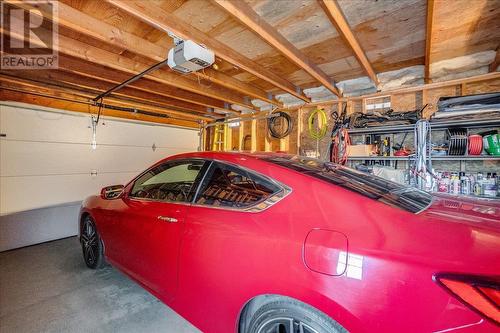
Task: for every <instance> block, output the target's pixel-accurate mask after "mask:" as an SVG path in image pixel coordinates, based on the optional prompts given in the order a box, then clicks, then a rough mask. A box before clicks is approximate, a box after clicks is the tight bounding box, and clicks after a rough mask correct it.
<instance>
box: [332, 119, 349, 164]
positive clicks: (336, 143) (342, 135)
mask: <svg viewBox="0 0 500 333" xmlns="http://www.w3.org/2000/svg"><path fill="white" fill-rule="evenodd" d="M332 141H333V147H332V158H331V160H332V162H334V163H337V164H342V165H344V164H345V163H346V162H347V150H348V148H349V145H350V144H351V138H350V137H349V132H348V131H347V128H345V127H342V128H340V129H339V130H338V131H337V133H336V134H335V136H334V137H333V138H332Z"/></svg>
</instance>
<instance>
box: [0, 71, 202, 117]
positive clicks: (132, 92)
mask: <svg viewBox="0 0 500 333" xmlns="http://www.w3.org/2000/svg"><path fill="white" fill-rule="evenodd" d="M4 73H6V74H8V75H10V76H11V77H19V78H22V79H32V80H37V81H39V82H43V83H46V84H48V83H55V84H58V85H59V84H62V85H66V86H68V87H72V88H75V89H79V90H82V91H86V92H90V93H92V94H93V96H95V95H97V94H100V93H102V92H104V91H106V90H108V89H109V88H110V87H111V86H112V85H111V84H109V83H107V82H103V81H100V80H96V79H92V78H88V77H85V76H81V75H77V74H73V73H66V72H63V71H58V70H36V71H25V70H11V71H4ZM110 96H112V97H113V96H116V97H120V98H124V99H125V98H129V97H130V98H132V99H134V100H136V101H141V102H143V103H145V104H148V103H155V104H156V105H158V106H162V107H165V108H167V109H170V110H176V111H179V112H185V113H190V114H199V115H204V114H206V113H207V109H206V108H205V107H203V106H201V105H193V104H188V103H184V104H181V103H179V102H180V101H177V100H171V99H168V98H165V97H163V96H159V95H155V94H153V93H151V92H145V91H142V90H136V89H133V88H130V87H124V88H122V89H120V90H118V91H116V92H115V93H113V94H112V95H110ZM105 100H106V99H105Z"/></svg>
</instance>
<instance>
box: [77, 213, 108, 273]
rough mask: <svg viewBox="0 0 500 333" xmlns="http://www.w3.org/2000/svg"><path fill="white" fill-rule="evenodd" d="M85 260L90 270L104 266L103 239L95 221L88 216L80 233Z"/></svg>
mask: <svg viewBox="0 0 500 333" xmlns="http://www.w3.org/2000/svg"><path fill="white" fill-rule="evenodd" d="M80 244H81V245H82V254H83V260H84V261H85V264H86V265H87V267H88V268H91V269H98V268H101V267H103V266H104V264H105V261H104V254H103V252H104V251H103V246H102V241H101V237H99V233H98V232H97V228H96V226H95V223H94V220H93V219H92V218H91V217H90V216H86V217H85V218H84V219H83V222H82V229H81V232H80Z"/></svg>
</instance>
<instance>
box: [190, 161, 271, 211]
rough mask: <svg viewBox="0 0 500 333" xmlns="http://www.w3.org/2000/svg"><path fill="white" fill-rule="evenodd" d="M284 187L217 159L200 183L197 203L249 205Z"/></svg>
mask: <svg viewBox="0 0 500 333" xmlns="http://www.w3.org/2000/svg"><path fill="white" fill-rule="evenodd" d="M279 191H281V188H280V186H278V185H277V184H275V183H274V182H272V181H270V180H268V179H266V178H265V177H262V176H259V175H257V174H255V173H251V172H248V171H246V170H244V169H241V168H238V167H235V166H232V165H227V164H224V163H220V162H213V163H212V166H211V168H210V169H209V170H208V172H207V175H206V176H205V179H204V180H203V183H202V184H201V185H200V189H199V191H198V195H197V197H196V199H195V200H196V201H195V203H196V204H200V205H210V206H215V207H231V208H247V207H251V206H253V205H255V204H257V203H259V202H261V201H264V200H266V199H267V198H269V197H271V196H272V195H273V194H275V193H277V192H279Z"/></svg>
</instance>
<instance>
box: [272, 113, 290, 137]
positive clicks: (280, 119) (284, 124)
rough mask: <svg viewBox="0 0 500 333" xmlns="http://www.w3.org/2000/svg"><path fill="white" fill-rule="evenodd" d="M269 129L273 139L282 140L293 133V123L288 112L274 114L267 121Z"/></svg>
mask: <svg viewBox="0 0 500 333" xmlns="http://www.w3.org/2000/svg"><path fill="white" fill-rule="evenodd" d="M267 128H268V129H269V134H271V136H272V137H273V138H276V139H282V138H284V137H286V136H287V135H288V134H290V132H291V131H292V128H293V121H292V118H291V117H290V115H289V114H288V113H286V112H282V111H278V112H273V113H272V114H271V117H269V119H268V120H267Z"/></svg>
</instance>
